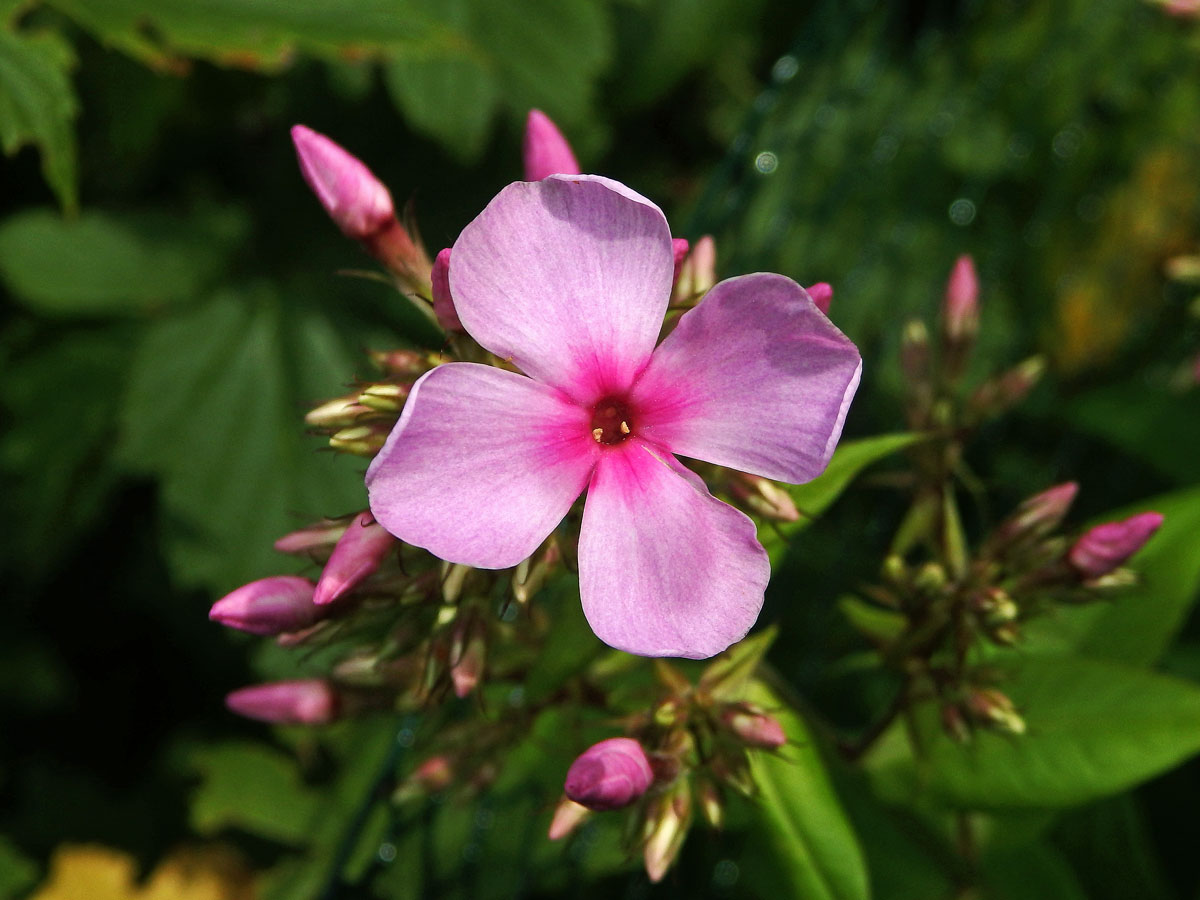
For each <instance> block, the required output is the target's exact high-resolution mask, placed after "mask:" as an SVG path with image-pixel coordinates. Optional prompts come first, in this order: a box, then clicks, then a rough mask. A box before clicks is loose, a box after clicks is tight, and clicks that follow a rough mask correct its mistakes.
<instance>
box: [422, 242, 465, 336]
mask: <svg viewBox="0 0 1200 900" xmlns="http://www.w3.org/2000/svg"><path fill="white" fill-rule="evenodd" d="M430 280H431V281H432V282H433V314H434V315H435V316H437V320H438V324H439V325H441V326H442V327H443V328H445V329H446V330H447V331H463V330H464V329H463V326H462V322H460V321H459V320H458V310H456V309H455V308H454V298H453V297H451V296H450V248H449V247H447V248H446V249H445V250H443V251H442V252H441V253H439V254H438V255H437V259H435V260H434V261H433V273H432V274H431V275H430Z"/></svg>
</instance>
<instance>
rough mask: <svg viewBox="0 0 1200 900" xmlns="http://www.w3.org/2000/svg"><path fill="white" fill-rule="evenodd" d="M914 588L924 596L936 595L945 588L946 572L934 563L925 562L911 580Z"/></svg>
mask: <svg viewBox="0 0 1200 900" xmlns="http://www.w3.org/2000/svg"><path fill="white" fill-rule="evenodd" d="M913 584H914V585H915V586H916V588H917V589H918V590H920V591H922V592H924V593H926V594H936V593H938V592H939V591H941V590H942V588H944V587H945V586H946V570H945V569H944V568H942V566H941V565H939V564H938V563H935V562H927V563H925V564H924V565H923V566H921V568H920V569H918V570H917V574H916V577H915V578H913Z"/></svg>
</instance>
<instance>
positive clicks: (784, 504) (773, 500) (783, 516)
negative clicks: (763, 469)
mask: <svg viewBox="0 0 1200 900" xmlns="http://www.w3.org/2000/svg"><path fill="white" fill-rule="evenodd" d="M728 477H729V482H728V483H729V493H730V494H732V495H733V497H734V498H735V499H737V500H739V501H741V503H742V504H744V505H745V507H746V508H747V509H748V510H749V511H750V512H753V513H757V514H758V515H760V516H762V517H763V518H764V519H770V520H772V521H775V522H795V521H798V520H799V518H800V510H798V509H796V501H795V500H793V499H792V495H791V494H789V493H788V492H787V491H786V490H784V489H783V488H781V487H780V486H779V485H778V484H776V483H775V482H774V481H771V480H770V479H767V478H763V477H762V476H760V475H750V474H748V473H746V472H738V471H735V470H732V469H731V470H729V472H728Z"/></svg>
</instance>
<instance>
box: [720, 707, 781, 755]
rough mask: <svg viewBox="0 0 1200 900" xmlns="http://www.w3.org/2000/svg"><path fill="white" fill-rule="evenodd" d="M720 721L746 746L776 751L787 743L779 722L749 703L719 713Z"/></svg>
mask: <svg viewBox="0 0 1200 900" xmlns="http://www.w3.org/2000/svg"><path fill="white" fill-rule="evenodd" d="M721 721H722V722H723V723H724V724H725V727H726V728H728V729H729V730H730V731H731V732H733V734H734V735H736V736H737V738H738V739H739V740H741V741H742V743H744V744H746V745H747V746H750V747H758V748H761V749H763V750H778V749H779V748H780V747H782V746H783V745H784V744H786V743H787V735H786V734H784V732H783V726H782V725H780V724H779V720H778V719H776V718H775V717H773V716H769V715H767V714H766V713H765V712H763V711H762V710H760V709H759V708H758V707H756V706H753V705H751V704H749V703H738V704H734V705H732V706H729V707H727V708H726V709H725V710H724V711H723V712H722V713H721Z"/></svg>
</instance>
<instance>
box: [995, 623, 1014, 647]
mask: <svg viewBox="0 0 1200 900" xmlns="http://www.w3.org/2000/svg"><path fill="white" fill-rule="evenodd" d="M987 635H988V637H990V638H991V639H992V640H993V641H995V642H996V643H997V644H999V645H1000V646H1002V647H1015V646H1016V644H1017V641H1019V640H1020V639H1021V626H1020V625H1019V624H1018V623H1016V622H1001V623H999V624H998V625H993V626H992V627H991V628H989V629H988V632H987Z"/></svg>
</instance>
